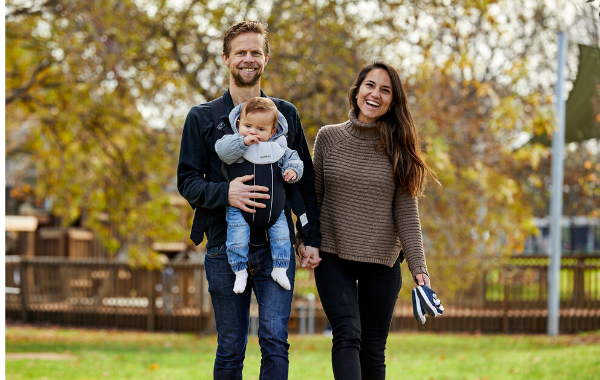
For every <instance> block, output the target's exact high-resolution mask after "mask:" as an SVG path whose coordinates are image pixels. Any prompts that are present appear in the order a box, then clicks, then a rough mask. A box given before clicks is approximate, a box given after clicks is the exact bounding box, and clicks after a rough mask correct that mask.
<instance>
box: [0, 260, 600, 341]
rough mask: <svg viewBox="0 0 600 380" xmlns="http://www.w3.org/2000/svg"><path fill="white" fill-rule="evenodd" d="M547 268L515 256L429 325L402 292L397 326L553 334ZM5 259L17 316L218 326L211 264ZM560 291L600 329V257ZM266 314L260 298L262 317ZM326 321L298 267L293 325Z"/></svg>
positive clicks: (570, 269) (154, 326)
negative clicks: (143, 265)
mask: <svg viewBox="0 0 600 380" xmlns="http://www.w3.org/2000/svg"><path fill="white" fill-rule="evenodd" d="M548 264H549V259H548V258H547V257H545V256H544V257H541V256H540V257H514V258H512V259H511V261H510V264H509V265H508V266H506V267H504V268H502V269H501V270H498V271H493V272H489V273H485V274H483V275H482V281H481V282H479V283H477V284H475V285H474V286H473V287H472V288H471V289H468V290H467V291H462V292H459V293H457V294H454V295H444V297H443V299H444V300H445V301H444V305H445V307H446V312H445V313H444V315H443V316H442V317H441V318H435V319H433V318H429V319H428V320H427V323H426V324H425V325H420V324H418V323H417V322H416V321H415V319H414V317H413V315H412V305H411V304H410V302H409V301H407V300H406V299H405V298H404V297H403V298H401V299H400V300H399V302H398V303H397V306H396V310H395V313H394V319H393V321H392V326H391V328H392V330H421V331H466V332H475V331H481V332H486V333H494V332H502V333H545V332H546V306H547V301H546V294H547V277H546V276H547V275H546V274H547V270H548ZM5 265H6V284H5V285H6V305H5V306H6V317H7V318H8V319H15V320H23V321H26V322H50V323H56V324H64V325H75V326H88V327H118V328H135V329H147V330H163V331H165V330H166V331H197V332H212V331H214V318H213V314H212V309H211V303H210V296H209V294H208V286H207V283H206V276H205V272H204V268H203V264H202V263H192V262H178V263H169V264H167V265H165V267H164V268H162V269H161V270H145V269H135V268H131V267H129V266H128V265H127V264H125V263H121V262H116V261H115V260H106V259H77V260H73V259H66V258H59V257H33V258H22V257H21V258H20V257H18V256H7V257H6V262H5ZM407 283H408V282H405V284H407ZM405 286H410V285H405ZM560 291H561V295H560V296H561V305H560V307H561V310H560V330H561V332H562V333H571V332H577V331H586V330H597V329H600V255H586V256H572V257H564V258H563V260H562V270H561V277H560ZM442 293H443V292H442ZM401 294H402V292H401ZM257 311H258V309H257V306H256V303H253V305H252V307H251V317H252V318H253V321H254V322H255V319H256V316H257ZM312 315H314V318H310V317H311V316H312ZM307 324H308V328H307V327H306V326H307ZM325 325H326V318H325V316H324V313H323V311H322V308H321V306H320V302H319V300H318V295H317V293H316V288H315V285H314V279H313V278H312V276H311V272H308V271H304V270H299V271H298V272H297V276H296V284H295V298H294V302H293V306H292V313H291V319H290V324H289V326H288V327H289V330H290V332H306V331H308V332H310V331H317V332H319V331H321V330H323V329H324V328H325ZM251 326H252V323H251ZM254 326H255V324H254Z"/></svg>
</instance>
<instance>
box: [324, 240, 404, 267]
mask: <svg viewBox="0 0 600 380" xmlns="http://www.w3.org/2000/svg"><path fill="white" fill-rule="evenodd" d="M321 251H323V252H327V253H331V254H334V255H336V256H338V257H339V258H341V259H344V260H352V261H359V262H362V263H372V264H382V265H385V266H388V267H390V268H391V267H393V266H394V263H395V262H396V260H397V259H398V255H399V254H400V252H398V253H396V254H395V255H394V256H395V257H394V258H393V259H379V258H376V257H365V256H360V255H352V254H347V253H340V252H338V250H337V249H336V248H335V247H330V246H324V245H323V244H321Z"/></svg>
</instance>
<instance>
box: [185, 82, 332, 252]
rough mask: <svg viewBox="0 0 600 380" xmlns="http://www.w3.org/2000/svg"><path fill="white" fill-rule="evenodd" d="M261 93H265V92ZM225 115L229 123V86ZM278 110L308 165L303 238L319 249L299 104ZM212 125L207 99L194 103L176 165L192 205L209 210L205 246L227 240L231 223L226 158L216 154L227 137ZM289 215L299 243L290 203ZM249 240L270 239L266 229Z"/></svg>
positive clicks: (311, 176) (292, 142) (292, 144)
mask: <svg viewBox="0 0 600 380" xmlns="http://www.w3.org/2000/svg"><path fill="white" fill-rule="evenodd" d="M261 96H263V97H266V95H265V94H264V92H262V90H261ZM223 98H224V99H225V105H226V107H227V113H226V114H225V115H223V119H222V121H225V122H227V123H229V119H228V116H229V113H230V112H231V110H232V109H233V108H234V106H233V100H232V99H231V95H230V94H229V90H227V91H226V92H225V93H224V94H223ZM280 103H281V104H280V111H281V113H282V114H283V116H285V118H286V120H287V122H288V135H287V143H288V147H289V148H290V149H293V150H295V151H296V152H298V156H299V157H300V159H301V160H302V161H303V163H304V174H303V176H302V178H301V180H300V181H298V182H297V184H296V185H297V186H298V189H299V190H300V192H301V193H302V198H303V200H304V205H305V207H306V214H307V217H308V222H309V224H310V226H311V227H310V232H309V236H303V239H304V243H305V244H306V245H308V246H311V247H317V248H318V247H320V245H321V233H320V231H319V216H318V210H317V196H316V193H315V186H314V177H315V171H314V167H313V164H312V160H311V157H310V152H309V150H308V145H307V144H306V139H305V137H304V131H303V130H302V124H301V123H300V116H299V115H298V110H297V109H296V107H295V106H294V105H293V104H292V103H289V102H286V101H284V100H281V101H280ZM223 134H224V132H223V131H219V130H218V129H217V128H216V126H215V125H214V122H213V118H212V114H211V110H210V105H209V103H204V104H201V105H198V106H194V107H192V109H191V110H190V112H189V113H188V115H187V118H186V120H185V124H184V127H183V135H182V136H181V150H180V151H179V165H178V166H177V188H178V190H179V193H181V195H182V196H183V197H184V198H185V199H186V200H187V201H188V202H189V204H190V206H192V208H193V209H196V207H198V206H199V207H203V208H205V209H207V210H208V221H207V223H206V229H205V233H206V238H207V242H206V248H211V247H216V246H218V245H220V244H222V243H225V241H226V240H227V222H226V221H225V208H226V207H227V206H228V205H229V202H228V193H229V182H228V181H227V180H226V179H225V177H223V174H222V172H221V165H222V161H221V160H220V159H219V156H217V153H216V152H215V143H216V142H217V140H218V139H219V138H221V137H222V136H223ZM285 214H286V217H287V221H288V226H289V228H290V240H291V241H292V243H295V241H296V239H295V235H294V225H293V222H292V218H291V213H290V207H289V205H286V208H285ZM250 242H251V243H252V244H255V245H259V244H264V243H266V242H267V240H266V233H265V231H264V230H252V231H251V236H250Z"/></svg>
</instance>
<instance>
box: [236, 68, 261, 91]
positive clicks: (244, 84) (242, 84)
mask: <svg viewBox="0 0 600 380" xmlns="http://www.w3.org/2000/svg"><path fill="white" fill-rule="evenodd" d="M240 71H241V70H240ZM261 75H262V71H259V72H258V73H257V74H256V75H254V76H253V77H252V79H251V80H250V81H249V82H248V81H246V80H244V78H242V76H241V75H240V74H239V71H231V76H232V77H233V81H234V82H235V85H236V86H237V87H254V85H255V84H256V83H258V81H259V80H260V77H261Z"/></svg>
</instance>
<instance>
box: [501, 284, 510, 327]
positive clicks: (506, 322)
mask: <svg viewBox="0 0 600 380" xmlns="http://www.w3.org/2000/svg"><path fill="white" fill-rule="evenodd" d="M506 277H507V276H506V275H504V276H502V284H503V285H504V286H503V288H504V289H503V290H504V300H503V301H502V307H503V309H504V313H503V317H502V332H503V333H504V334H508V332H509V331H510V327H509V326H510V324H509V319H508V309H509V304H508V283H509V281H507V278H506Z"/></svg>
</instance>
